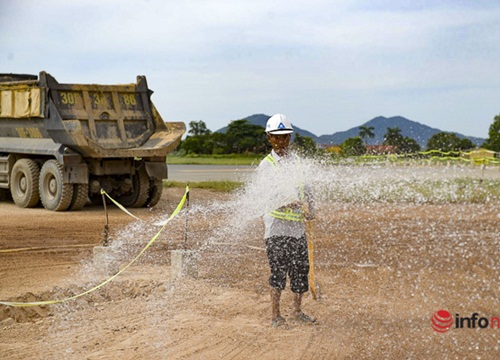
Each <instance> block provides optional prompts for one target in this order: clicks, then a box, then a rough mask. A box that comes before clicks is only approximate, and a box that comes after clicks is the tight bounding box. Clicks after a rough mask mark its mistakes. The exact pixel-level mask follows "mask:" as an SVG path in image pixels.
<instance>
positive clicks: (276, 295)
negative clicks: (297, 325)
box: [271, 287, 288, 329]
mask: <svg viewBox="0 0 500 360" xmlns="http://www.w3.org/2000/svg"><path fill="white" fill-rule="evenodd" d="M280 298H281V290H280V289H276V288H273V287H271V307H272V322H271V325H272V326H273V327H283V328H285V329H287V328H288V324H287V323H286V321H285V319H284V318H283V317H282V316H281V313H280Z"/></svg>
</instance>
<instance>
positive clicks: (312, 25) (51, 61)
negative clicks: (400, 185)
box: [0, 0, 500, 136]
mask: <svg viewBox="0 0 500 360" xmlns="http://www.w3.org/2000/svg"><path fill="white" fill-rule="evenodd" d="M0 6H1V8H0V36H1V38H0V66H1V68H2V71H4V72H35V73H36V72H38V71H39V70H42V69H44V70H48V71H50V72H52V73H53V75H54V76H55V77H56V78H57V79H62V80H61V81H65V82H106V83H115V82H133V81H134V80H135V75H137V74H145V75H147V76H148V79H149V83H150V85H151V86H152V87H153V89H154V90H155V95H154V99H158V102H160V104H159V106H158V107H159V108H160V110H163V109H162V108H165V109H166V110H165V111H167V112H169V114H172V116H173V117H174V118H176V119H182V118H184V117H186V118H188V119H213V121H220V122H221V123H220V125H221V126H223V125H225V124H226V123H227V121H228V120H230V119H233V118H236V117H241V116H245V115H250V114H247V113H246V112H247V111H252V112H264V111H270V112H273V111H272V109H274V108H277V107H280V109H279V110H280V111H283V112H285V110H286V109H289V111H291V112H292V113H291V115H295V114H296V115H297V118H305V117H307V114H313V113H314V116H311V118H313V119H314V122H311V124H313V123H314V124H316V125H314V126H316V128H318V129H321V130H316V131H315V129H314V128H311V130H312V131H315V132H318V133H321V132H334V131H336V130H339V128H338V127H333V125H331V122H330V119H331V118H332V116H336V117H337V118H338V121H336V122H335V126H339V127H342V128H346V127H349V125H352V126H355V125H359V121H360V119H362V120H368V118H365V117H371V116H377V115H384V114H383V113H381V112H382V111H383V112H387V113H385V115H388V116H389V115H394V114H398V115H403V116H405V115H406V113H413V114H416V115H419V114H421V116H423V117H424V118H420V119H414V120H417V121H421V122H424V123H427V124H429V125H431V126H436V127H442V128H443V129H447V126H451V125H452V124H453V122H454V121H458V120H457V119H458V118H460V114H458V115H456V116H455V115H454V116H450V117H449V119H448V120H446V119H445V120H443V115H442V114H443V108H442V106H440V105H439V104H440V101H441V102H442V104H447V106H452V104H453V99H456V101H460V103H461V104H463V103H465V104H468V105H469V106H468V107H466V106H465V105H462V106H461V111H463V112H464V114H463V115H462V117H463V118H464V119H466V118H467V119H469V118H471V117H472V115H473V114H474V113H483V111H484V109H488V111H491V109H492V108H493V107H494V106H493V105H492V104H493V103H494V101H493V100H492V99H491V98H490V97H488V96H484V94H485V92H487V91H491V92H495V89H496V90H498V87H499V85H500V71H499V70H500V64H499V63H498V61H497V59H498V55H500V54H499V53H500V47H498V43H499V40H500V6H498V5H495V3H493V2H492V3H490V4H489V5H488V6H480V5H478V4H477V3H474V4H473V5H468V6H465V5H463V4H462V3H457V2H453V1H449V2H446V1H440V2H407V3H406V2H405V3H402V2H401V3H399V2H398V3H394V2H392V1H347V0H345V1H327V0H314V1H292V0H288V1H285V0H277V1H264V0H254V1H234V0H233V1H230V0H225V1H201V0H198V1H160V0H149V1H147V0H146V1H123V0H122V1H118V0H110V1H98V0H74V1H62V0H46V1H43V2H33V1H28V0H18V1H15V2H3V3H2V5H0ZM345 94H348V95H345ZM394 94H400V95H399V96H397V101H394V99H393V97H394ZM429 94H432V96H433V99H434V100H435V101H430V100H429ZM458 94H461V95H460V96H459V95H458ZM463 94H468V95H467V96H465V95H463ZM474 94H476V95H474ZM479 94H480V95H479ZM468 96H470V98H473V99H474V101H471V102H467V97H468ZM422 98H425V99H426V107H427V110H426V111H425V112H422V111H420V110H414V111H411V110H412V109H418V108H420V107H421V104H420V101H419V100H420V99H422ZM357 99H360V100H361V99H362V101H359V102H357ZM155 101H156V100H155ZM163 104H166V105H163ZM495 104H496V103H495ZM167 105H168V106H167ZM495 106H497V105H495ZM283 108H284V109H283ZM251 109H255V110H251ZM267 109H269V110H267ZM390 109H394V113H389V112H390V111H391V110H390ZM433 109H434V110H435V115H432V114H433ZM276 111H278V109H276ZM450 113H451V112H450ZM230 114H233V115H232V116H230ZM356 114H359V115H356ZM370 114H371V115H370ZM494 115H495V114H490V115H489V116H486V115H484V116H485V119H484V120H483V122H484V123H483V129H484V128H487V126H486V124H489V123H490V122H491V121H492V118H493V116H494ZM408 116H409V115H408ZM168 117H169V116H166V118H168ZM216 119H218V120H216ZM345 119H347V120H345ZM211 121H212V120H211ZM342 121H344V124H345V125H344V126H341V125H339V124H341V122H342ZM354 121H355V122H356V123H353V122H354ZM446 121H448V123H447V122H446ZM440 124H442V125H440ZM463 124H464V127H466V126H468V129H464V130H463V132H466V133H470V134H475V135H480V134H479V133H478V132H476V131H477V130H475V127H473V126H472V125H467V124H466V122H463ZM209 126H210V124H209ZM221 126H218V125H213V127H214V128H218V127H221ZM299 126H300V125H299ZM327 128H329V130H328V129H327ZM481 131H482V135H483V136H485V135H486V133H485V131H484V130H481Z"/></svg>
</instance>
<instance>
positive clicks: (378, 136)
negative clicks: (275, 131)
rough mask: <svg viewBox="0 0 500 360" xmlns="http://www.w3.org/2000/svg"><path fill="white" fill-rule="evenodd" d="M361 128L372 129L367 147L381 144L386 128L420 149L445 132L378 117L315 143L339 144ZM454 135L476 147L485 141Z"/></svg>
mask: <svg viewBox="0 0 500 360" xmlns="http://www.w3.org/2000/svg"><path fill="white" fill-rule="evenodd" d="M361 126H366V127H370V126H371V127H373V128H374V130H373V133H374V135H375V137H373V138H372V139H366V142H367V144H369V145H379V144H382V142H383V141H384V135H385V134H386V132H387V128H388V127H390V128H395V127H397V128H399V129H400V130H401V135H403V136H408V137H410V138H413V139H415V140H416V141H417V142H418V143H419V145H420V146H422V147H425V146H426V145H427V141H428V140H429V139H430V138H431V136H432V135H434V134H436V133H439V132H443V131H445V130H440V129H436V128H432V127H430V126H427V125H424V124H420V123H418V122H416V121H412V120H408V119H406V118H404V117H402V116H394V117H390V118H386V117H383V116H378V117H376V118H373V119H371V120H370V121H368V122H366V123H364V124H362V125H359V126H356V127H353V128H350V129H349V130H346V131H339V132H336V133H334V134H331V135H321V136H320V137H319V139H318V141H317V143H319V144H328V145H333V144H341V143H343V142H344V140H346V139H348V138H350V137H354V136H359V128H360V127H361ZM455 134H456V135H457V136H458V137H459V138H461V139H463V138H468V139H470V140H471V141H472V142H473V143H474V144H476V145H481V144H482V143H483V142H484V140H485V139H482V138H477V137H472V136H466V135H463V134H459V133H455Z"/></svg>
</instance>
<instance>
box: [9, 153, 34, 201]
mask: <svg viewBox="0 0 500 360" xmlns="http://www.w3.org/2000/svg"><path fill="white" fill-rule="evenodd" d="M39 177H40V168H39V167H38V164H37V163H36V162H35V161H34V160H31V159H19V160H17V161H16V163H15V164H14V167H13V168H12V173H11V176H10V193H11V195H12V199H13V200H14V203H15V204H16V205H17V206H19V207H23V208H31V207H35V206H37V205H38V203H39V202H40V195H39V192H38V179H39Z"/></svg>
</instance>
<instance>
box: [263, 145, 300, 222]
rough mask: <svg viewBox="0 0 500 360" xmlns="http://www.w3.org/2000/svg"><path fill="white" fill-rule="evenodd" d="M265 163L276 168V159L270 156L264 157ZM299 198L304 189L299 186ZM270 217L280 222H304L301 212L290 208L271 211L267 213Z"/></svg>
mask: <svg viewBox="0 0 500 360" xmlns="http://www.w3.org/2000/svg"><path fill="white" fill-rule="evenodd" d="M266 161H267V162H268V163H269V164H271V165H272V166H273V167H274V168H277V167H278V163H277V162H276V159H275V158H274V157H273V156H272V155H271V154H269V155H267V156H266ZM300 196H301V197H303V196H304V188H303V186H301V189H300ZM268 214H269V215H270V216H272V217H273V218H276V219H280V220H286V221H304V220H305V218H304V214H303V213H302V212H295V211H294V210H293V209H292V208H285V211H278V210H273V211H271V212H270V213H268Z"/></svg>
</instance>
